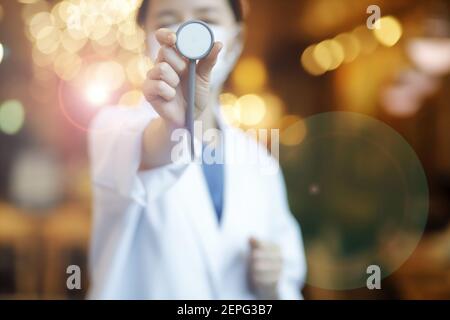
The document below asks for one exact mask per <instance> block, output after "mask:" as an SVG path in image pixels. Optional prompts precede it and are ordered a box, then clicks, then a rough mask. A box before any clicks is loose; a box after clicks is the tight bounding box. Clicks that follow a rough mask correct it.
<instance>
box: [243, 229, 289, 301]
mask: <svg viewBox="0 0 450 320" xmlns="http://www.w3.org/2000/svg"><path fill="white" fill-rule="evenodd" d="M282 267H283V260H282V257H281V250H280V247H279V246H278V245H276V244H274V243H269V242H263V241H260V240H257V239H255V238H251V239H250V270H249V271H250V284H251V286H252V289H253V290H254V292H255V293H256V295H257V296H258V298H259V299H265V300H268V299H278V298H279V294H278V284H279V282H280V276H281V271H282Z"/></svg>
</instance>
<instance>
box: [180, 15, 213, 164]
mask: <svg viewBox="0 0 450 320" xmlns="http://www.w3.org/2000/svg"><path fill="white" fill-rule="evenodd" d="M213 46H214V34H213V32H212V30H211V29H210V28H209V26H208V25H207V24H206V23H204V22H202V21H198V20H190V21H187V22H185V23H183V24H182V25H181V26H180V27H179V28H178V30H177V42H176V47H177V50H178V52H179V53H180V54H181V55H182V56H184V57H185V58H186V59H188V60H189V72H188V97H187V110H186V120H185V126H186V129H187V130H188V132H189V136H190V137H189V141H190V152H191V158H192V159H194V157H195V152H194V108H195V89H196V83H195V80H196V74H197V70H196V69H197V61H198V60H201V59H203V58H205V57H206V56H208V55H209V53H210V52H211V49H212V48H213Z"/></svg>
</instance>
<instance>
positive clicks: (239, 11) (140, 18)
mask: <svg viewBox="0 0 450 320" xmlns="http://www.w3.org/2000/svg"><path fill="white" fill-rule="evenodd" d="M228 2H229V4H230V6H231V10H233V14H234V17H235V18H236V21H237V22H241V21H242V20H243V19H244V12H243V8H242V3H241V0H228ZM149 4H150V0H143V1H142V4H141V6H140V7H139V10H138V13H137V16H136V20H137V23H138V24H139V25H140V26H143V25H144V24H145V19H146V18H147V11H148V6H149Z"/></svg>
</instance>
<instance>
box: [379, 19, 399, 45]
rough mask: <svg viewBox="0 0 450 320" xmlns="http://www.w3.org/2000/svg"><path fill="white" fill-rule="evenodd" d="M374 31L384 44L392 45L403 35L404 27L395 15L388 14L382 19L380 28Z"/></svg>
mask: <svg viewBox="0 0 450 320" xmlns="http://www.w3.org/2000/svg"><path fill="white" fill-rule="evenodd" d="M373 33H374V35H375V37H376V38H377V40H378V41H379V42H380V43H381V44H382V45H384V46H387V47H392V46H394V45H395V44H396V43H397V42H398V41H399V40H400V38H401V37H402V33H403V29H402V25H401V24H400V22H399V21H398V20H397V19H396V18H395V17H392V16H386V17H382V18H381V19H380V28H379V29H374V30H373Z"/></svg>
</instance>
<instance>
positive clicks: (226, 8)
mask: <svg viewBox="0 0 450 320" xmlns="http://www.w3.org/2000/svg"><path fill="white" fill-rule="evenodd" d="M193 19H195V20H201V21H204V22H206V23H207V24H208V25H209V26H210V27H211V29H212V31H213V33H214V38H215V41H220V42H221V43H222V44H223V49H222V51H221V52H220V54H219V57H218V59H217V63H216V65H215V66H214V68H213V71H212V74H211V83H210V84H211V88H212V89H213V90H215V91H219V90H220V88H222V86H223V84H224V83H225V81H226V79H227V78H228V75H229V74H230V73H231V71H232V69H233V68H234V65H235V64H236V62H237V60H238V58H239V56H240V54H241V51H242V43H243V41H242V26H241V24H240V23H238V22H237V21H236V17H235V15H234V13H233V9H232V8H231V6H230V3H229V1H228V0H150V5H149V6H148V11H147V16H146V21H145V25H144V29H145V31H146V33H147V37H148V41H147V46H148V48H147V49H148V53H149V56H150V58H151V59H152V60H153V61H155V59H156V57H157V55H158V51H159V49H160V45H159V43H158V42H157V41H156V37H155V32H156V30H158V29H160V28H169V29H171V30H172V31H174V32H175V31H177V29H178V26H179V25H180V24H182V23H183V22H186V21H188V20H193Z"/></svg>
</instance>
